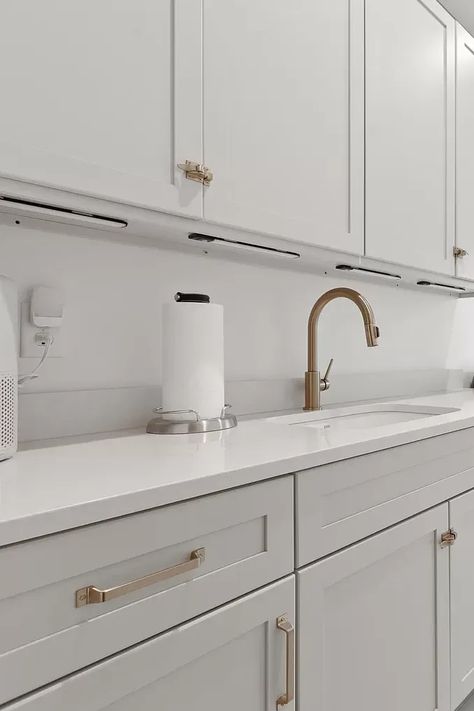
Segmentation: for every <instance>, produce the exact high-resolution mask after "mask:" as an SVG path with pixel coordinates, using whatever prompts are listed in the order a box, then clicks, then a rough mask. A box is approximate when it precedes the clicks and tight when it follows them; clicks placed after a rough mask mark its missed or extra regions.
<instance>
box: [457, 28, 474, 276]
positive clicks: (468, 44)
mask: <svg viewBox="0 0 474 711" xmlns="http://www.w3.org/2000/svg"><path fill="white" fill-rule="evenodd" d="M456 32H457V87H456V90H457V156H456V166H457V185H456V190H457V195H456V201H457V216H456V218H457V219H456V246H457V247H459V248H460V249H462V250H465V251H466V252H468V254H467V255H465V256H463V257H460V258H459V259H457V260H456V273H457V275H458V276H460V277H466V278H468V279H474V170H473V165H474V38H473V37H471V35H470V34H468V33H467V32H466V30H464V29H463V28H462V27H461V26H460V25H457V28H456Z"/></svg>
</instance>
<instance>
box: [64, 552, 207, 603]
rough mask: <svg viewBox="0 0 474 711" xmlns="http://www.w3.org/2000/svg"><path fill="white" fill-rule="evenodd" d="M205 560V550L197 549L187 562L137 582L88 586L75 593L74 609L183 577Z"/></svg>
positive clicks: (139, 579) (146, 576)
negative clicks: (101, 586) (111, 585)
mask: <svg viewBox="0 0 474 711" xmlns="http://www.w3.org/2000/svg"><path fill="white" fill-rule="evenodd" d="M205 558H206V549H205V548H197V549H196V550H195V551H193V552H192V553H191V555H190V556H189V560H187V561H185V562H184V563H179V564H178V565H173V566H172V567H171V568H164V570H159V571H158V572H156V573H151V575H145V577H144V578H138V579H137V580H131V581H130V582H129V583H124V584H123V585H117V586H116V587H114V588H108V589H105V590H101V589H100V588H96V587H95V585H89V586H88V587H86V588H81V589H80V590H77V591H76V607H84V605H95V604H96V603H102V602H109V600H114V599H115V598H116V597H122V595H128V594H129V593H132V592H135V591H136V590H142V589H143V588H146V587H148V586H149V585H154V584H155V583H159V582H161V581H162V580H168V579H169V578H175V577H177V576H178V575H184V573H188V572H189V571H191V570H196V569H197V568H199V566H200V565H201V563H202V562H203V561H204V560H205Z"/></svg>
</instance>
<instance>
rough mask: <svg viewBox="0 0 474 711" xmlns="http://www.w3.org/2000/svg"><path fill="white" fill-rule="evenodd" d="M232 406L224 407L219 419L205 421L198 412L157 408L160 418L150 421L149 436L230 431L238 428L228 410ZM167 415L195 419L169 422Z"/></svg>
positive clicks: (233, 416)
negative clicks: (185, 416) (186, 416)
mask: <svg viewBox="0 0 474 711" xmlns="http://www.w3.org/2000/svg"><path fill="white" fill-rule="evenodd" d="M230 407H232V405H224V407H223V408H222V412H221V414H220V416H219V417H212V418H209V419H203V418H202V417H201V416H200V414H199V412H197V411H196V410H163V408H161V407H155V408H154V409H153V412H155V413H156V414H157V415H158V417H154V418H153V419H152V420H150V421H149V423H148V424H147V427H146V431H147V432H148V434H167V435H174V434H202V433H205V432H218V431H219V430H230V429H232V427H237V418H236V416H235V415H231V414H229V413H228V412H227V410H228V409H229V408H230ZM166 415H194V417H195V419H189V420H167V419H166Z"/></svg>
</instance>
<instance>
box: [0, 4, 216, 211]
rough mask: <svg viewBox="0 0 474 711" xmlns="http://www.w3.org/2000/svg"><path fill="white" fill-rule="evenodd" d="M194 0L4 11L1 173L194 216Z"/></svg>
mask: <svg viewBox="0 0 474 711" xmlns="http://www.w3.org/2000/svg"><path fill="white" fill-rule="evenodd" d="M201 10H202V8H201V2H200V0H134V1H133V2H130V1H129V0H101V2H97V1H96V0H72V1H71V2H63V1H62V0H42V2H34V1H33V0H4V2H2V6H1V13H2V15H1V23H0V85H1V87H2V110H1V112H0V174H1V175H2V176H4V177H8V178H15V179H19V180H24V181H27V182H31V183H37V184H42V185H47V186H51V187H55V188H62V189H65V190H69V191H73V192H75V193H84V194H88V195H92V196H95V197H101V198H105V199H112V200H115V201H119V202H126V203H130V204H136V205H143V206H146V207H150V208H155V209H162V210H167V211H170V212H178V213H182V214H186V215H193V216H200V215H201V213H202V186H201V184H199V183H196V182H191V181H189V180H186V179H185V177H184V174H183V173H182V171H180V170H179V169H178V168H177V166H176V164H177V163H183V162H184V161H185V160H186V159H189V160H191V161H196V162H200V161H201V159H202V112H201V52H202V46H201V20H202V14H201Z"/></svg>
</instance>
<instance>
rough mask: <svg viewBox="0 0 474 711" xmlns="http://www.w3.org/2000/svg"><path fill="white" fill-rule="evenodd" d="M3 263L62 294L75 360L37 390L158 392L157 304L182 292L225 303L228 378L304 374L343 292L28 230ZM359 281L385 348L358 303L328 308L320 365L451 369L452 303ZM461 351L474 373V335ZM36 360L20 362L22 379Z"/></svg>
mask: <svg viewBox="0 0 474 711" xmlns="http://www.w3.org/2000/svg"><path fill="white" fill-rule="evenodd" d="M0 258H1V260H0V272H3V273H5V274H7V275H9V276H11V277H12V278H13V279H15V280H16V281H17V283H18V286H19V289H20V296H22V295H23V296H24V295H25V294H26V293H27V291H28V289H30V288H31V287H32V286H34V285H35V284H41V283H42V284H45V285H51V286H58V287H61V288H62V289H63V290H64V293H65V300H66V317H65V323H64V331H63V339H64V348H65V352H66V357H64V358H63V359H54V360H50V361H49V362H48V363H47V364H46V366H45V368H44V372H43V375H42V377H41V378H40V379H38V380H37V381H35V382H33V383H31V384H29V385H28V386H27V389H28V390H31V391H33V390H36V391H53V390H65V389H80V388H97V387H114V386H124V385H152V384H158V383H159V382H160V307H161V304H162V302H164V301H166V300H170V299H171V298H172V296H173V294H174V293H175V292H176V291H178V290H181V291H203V292H206V293H209V294H210V295H211V298H212V300H213V301H215V302H218V303H222V304H224V307H225V323H226V378H227V379H229V380H237V379H260V378H262V379H263V378H265V379H266V378H290V377H299V376H301V375H302V374H303V373H304V370H305V355H306V321H307V317H308V313H309V310H310V308H311V306H312V304H313V302H314V301H315V299H316V298H317V297H318V296H319V295H320V294H321V293H322V292H323V291H325V290H326V289H329V288H331V287H334V286H336V285H341V284H344V283H345V280H344V278H342V277H341V279H336V280H335V279H333V278H329V277H325V276H315V275H311V274H306V273H297V272H291V271H287V270H283V269H274V268H266V267H254V266H248V265H241V264H235V263H228V262H224V261H220V260H215V259H212V258H210V257H206V256H195V255H187V254H179V253H175V252H172V251H167V250H160V249H158V248H153V249H152V248H145V247H138V246H130V245H122V244H114V243H108V242H100V241H93V240H89V239H82V238H79V237H71V236H66V235H60V234H54V235H53V234H48V233H47V232H39V231H36V230H26V229H23V228H22V227H20V228H14V227H7V226H3V227H2V228H1V232H0ZM350 284H351V286H356V288H359V289H360V290H361V291H362V292H363V293H364V294H365V295H366V296H367V298H368V299H369V300H370V302H371V303H372V306H373V308H374V311H375V313H376V317H377V321H378V323H379V326H380V329H381V333H382V338H381V341H380V347H379V348H374V349H367V348H366V347H365V340H364V335H363V329H362V322H361V319H360V316H359V314H358V312H357V310H356V309H355V307H354V305H353V304H351V303H350V302H344V301H342V300H341V301H339V302H336V303H333V304H331V305H330V306H329V307H328V308H327V311H326V313H325V314H324V315H323V317H322V319H321V330H320V333H321V340H320V343H321V347H320V353H321V361H322V364H325V363H326V362H327V360H328V359H329V357H330V356H334V358H335V366H334V375H333V379H334V378H336V377H337V372H338V371H339V372H362V371H365V372H367V371H383V370H386V371H390V370H402V369H416V368H445V367H446V365H447V359H448V352H449V348H450V341H451V332H452V326H453V322H454V318H455V311H456V304H457V303H458V302H457V301H456V300H455V299H453V298H451V297H447V296H444V295H443V296H438V295H435V294H432V293H431V294H425V293H423V292H420V291H409V290H404V289H401V288H398V287H395V286H393V285H391V284H390V285H385V284H383V285H378V284H375V285H374V284H365V283H361V282H359V283H354V282H353V281H352V282H351V283H350ZM466 303H467V302H464V304H466ZM469 303H470V302H469ZM464 304H463V311H462V313H464V310H466V308H467V307H466V306H464ZM473 306H474V304H473ZM460 313H461V311H460ZM460 330H461V331H462V330H463V329H462V324H461V327H459V324H458V333H459V331H460ZM456 342H457V343H458V345H457V347H456V349H457V353H456V354H455V355H456V357H455V358H453V351H451V361H452V362H453V361H454V360H456V358H457V360H458V362H457V363H456V364H455V365H457V366H459V365H460V364H461V362H462V365H463V366H465V367H467V368H469V367H471V368H474V337H473V338H472V342H471V343H469V344H468V349H467V350H466V349H464V350H463V355H462V357H460V348H459V338H458V340H457V341H456ZM456 349H455V350H456ZM461 350H462V349H461ZM33 363H34V361H31V360H22V361H21V363H20V367H21V370H22V371H23V372H26V371H28V370H30V369H31V367H32V364H33ZM451 364H452V363H451Z"/></svg>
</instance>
